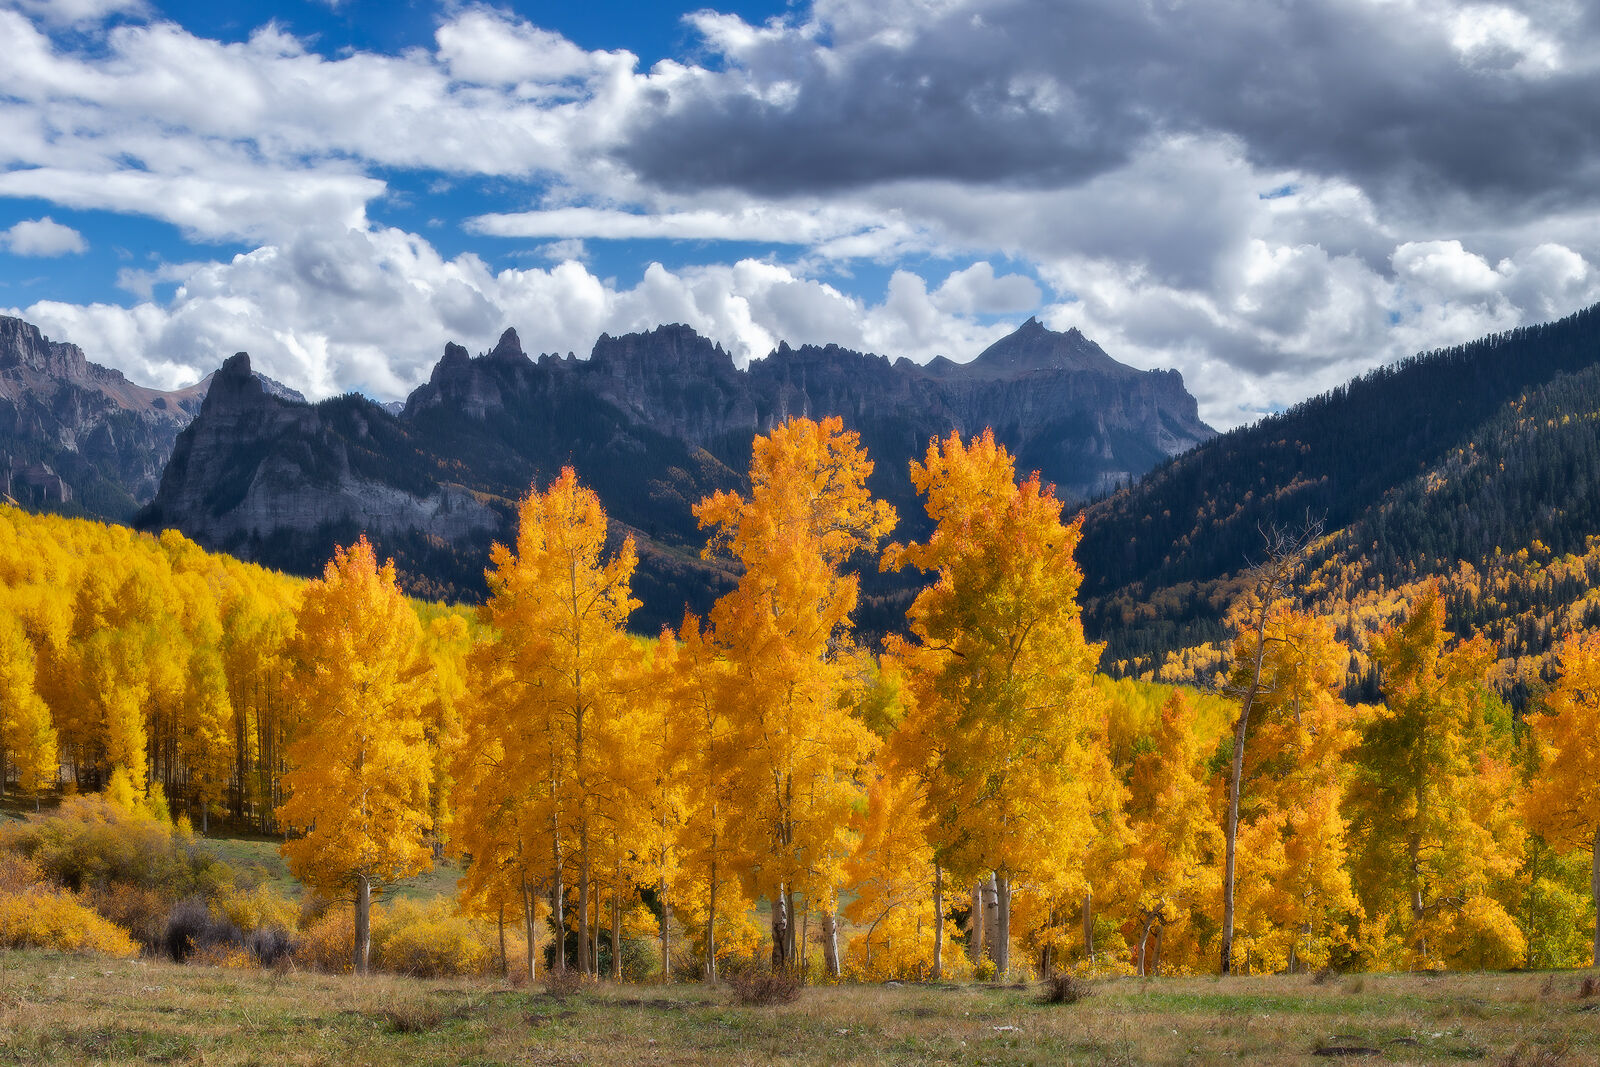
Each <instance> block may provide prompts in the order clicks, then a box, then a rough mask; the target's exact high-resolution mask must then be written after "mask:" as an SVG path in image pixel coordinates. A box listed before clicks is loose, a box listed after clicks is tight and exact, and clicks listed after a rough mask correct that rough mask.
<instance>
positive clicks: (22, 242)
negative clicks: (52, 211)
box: [0, 215, 89, 256]
mask: <svg viewBox="0 0 1600 1067" xmlns="http://www.w3.org/2000/svg"><path fill="white" fill-rule="evenodd" d="M0 245H3V246H4V247H5V248H6V249H7V250H8V251H9V252H10V253H11V254H12V255H14V256H64V255H66V254H67V253H68V252H87V251H88V250H89V244H88V242H86V241H85V240H84V239H83V234H81V233H79V232H78V231H77V230H74V229H73V228H72V227H71V226H63V225H61V223H59V222H56V221H55V220H54V219H52V218H51V217H50V216H49V215H46V216H44V217H43V218H40V219H24V220H23V221H22V222H19V223H17V224H16V225H15V226H12V227H11V228H10V229H9V230H5V231H0Z"/></svg>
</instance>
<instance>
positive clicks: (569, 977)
mask: <svg viewBox="0 0 1600 1067" xmlns="http://www.w3.org/2000/svg"><path fill="white" fill-rule="evenodd" d="M585 981H586V979H585V978H584V976H583V974H582V973H581V972H579V971H574V970H565V971H546V972H545V973H544V991H545V993H547V994H548V995H550V996H552V997H555V998H556V999H558V1000H565V999H566V998H567V997H570V996H572V994H574V993H578V992H581V991H582V990H583V986H584V982H585Z"/></svg>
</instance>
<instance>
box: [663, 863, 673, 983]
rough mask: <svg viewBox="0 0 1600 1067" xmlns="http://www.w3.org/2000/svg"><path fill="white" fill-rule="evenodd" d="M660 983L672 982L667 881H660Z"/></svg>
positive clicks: (669, 905)
mask: <svg viewBox="0 0 1600 1067" xmlns="http://www.w3.org/2000/svg"><path fill="white" fill-rule="evenodd" d="M660 892H661V981H662V984H667V983H670V982H671V981H672V945H671V944H670V943H669V941H668V939H669V938H670V937H671V936H672V934H671V930H670V927H671V923H672V905H671V904H668V903H667V880H666V879H665V878H663V879H661V890H660Z"/></svg>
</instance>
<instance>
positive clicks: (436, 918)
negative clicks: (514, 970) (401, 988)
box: [372, 900, 500, 978]
mask: <svg viewBox="0 0 1600 1067" xmlns="http://www.w3.org/2000/svg"><path fill="white" fill-rule="evenodd" d="M372 960H373V965H374V966H375V967H377V968H379V969H381V970H385V971H393V972H395V973H398V974H409V975H412V976H414V977H417V978H442V977H447V976H455V975H469V974H490V973H494V972H497V971H498V970H499V968H500V946H499V939H498V935H497V934H496V932H495V931H494V930H486V929H484V927H483V926H482V925H481V924H479V923H475V922H473V921H472V920H471V919H468V918H466V917H465V916H462V915H459V914H457V913H456V911H455V909H454V907H453V906H452V905H451V904H450V903H449V902H447V901H444V900H439V901H435V902H433V903H432V904H428V905H421V904H418V903H416V902H414V901H410V900H398V901H395V903H394V904H393V905H391V906H389V907H387V908H385V909H384V910H383V912H382V913H381V915H380V914H378V913H377V910H376V909H374V915H373V922H372Z"/></svg>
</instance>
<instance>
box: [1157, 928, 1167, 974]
mask: <svg viewBox="0 0 1600 1067" xmlns="http://www.w3.org/2000/svg"><path fill="white" fill-rule="evenodd" d="M1164 930H1166V926H1165V925H1162V926H1158V927H1156V966H1155V972H1156V977H1157V978H1159V977H1161V934H1162V931H1164Z"/></svg>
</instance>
